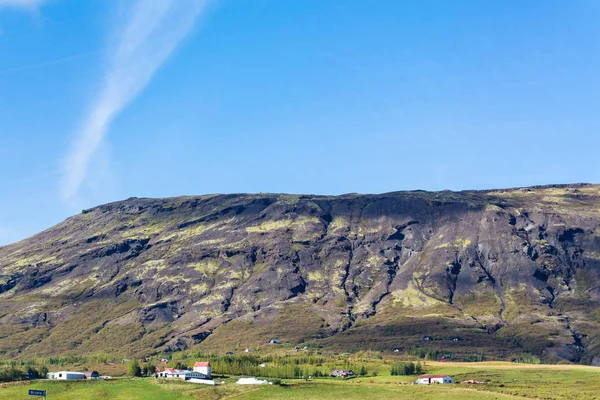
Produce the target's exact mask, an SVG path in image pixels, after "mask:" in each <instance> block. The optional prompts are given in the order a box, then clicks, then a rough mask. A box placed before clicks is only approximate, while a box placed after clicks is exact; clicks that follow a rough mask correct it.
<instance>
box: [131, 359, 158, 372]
mask: <svg viewBox="0 0 600 400" xmlns="http://www.w3.org/2000/svg"><path fill="white" fill-rule="evenodd" d="M156 371H157V368H156V366H155V365H154V364H152V363H150V362H149V363H146V364H144V365H142V366H140V364H139V363H138V362H137V360H132V361H130V362H129V365H127V375H129V376H152V375H154V374H155V373H156Z"/></svg>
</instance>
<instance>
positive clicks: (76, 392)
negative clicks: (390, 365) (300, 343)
mask: <svg viewBox="0 0 600 400" xmlns="http://www.w3.org/2000/svg"><path fill="white" fill-rule="evenodd" d="M427 371H428V372H429V373H436V374H437V373H439V374H449V375H451V376H453V377H454V378H455V380H456V381H457V382H460V381H463V380H469V379H473V380H477V381H483V382H485V383H484V384H477V385H466V384H454V385H432V386H419V385H410V384H407V383H408V382H410V381H414V380H415V378H416V377H415V376H391V375H390V374H389V373H386V372H385V371H383V370H382V371H380V373H379V374H378V375H377V376H376V377H363V378H354V379H347V380H343V379H332V378H320V379H312V380H310V381H305V380H284V381H283V382H282V385H269V386H240V385H236V384H235V381H236V379H237V378H236V377H233V376H231V377H225V378H223V379H219V381H221V380H224V381H225V382H226V383H225V384H224V385H219V386H216V387H209V386H204V385H196V384H191V383H185V382H182V381H166V380H159V379H154V378H118V379H114V380H110V381H82V382H57V381H53V382H48V381H35V382H19V383H14V384H4V385H2V386H0V399H7V400H8V399H10V400H13V399H27V398H29V399H31V397H28V396H27V390H28V389H46V390H47V393H48V400H87V399H90V400H92V399H98V398H102V399H115V400H125V399H140V400H155V399H156V400H158V399H161V400H171V399H173V400H174V399H197V400H216V399H227V398H235V399H240V400H244V399H245V400H254V399H265V398H268V399H282V400H284V399H285V400H295V399H303V400H306V399H340V398H343V399H347V400H353V399H364V398H369V399H370V400H378V399H389V398H402V399H408V400H411V399H415V400H417V399H418V400H430V399H431V400H449V399H466V400H469V399H498V400H501V399H553V400H567V399H569V400H570V399H591V400H593V399H597V400H600V368H595V367H585V366H576V365H527V364H512V363H506V362H480V363H438V362H429V363H427Z"/></svg>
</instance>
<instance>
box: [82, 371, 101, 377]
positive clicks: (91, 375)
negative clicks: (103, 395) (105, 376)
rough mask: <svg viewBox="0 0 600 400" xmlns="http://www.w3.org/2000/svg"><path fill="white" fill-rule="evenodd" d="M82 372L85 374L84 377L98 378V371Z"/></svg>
mask: <svg viewBox="0 0 600 400" xmlns="http://www.w3.org/2000/svg"><path fill="white" fill-rule="evenodd" d="M82 374H84V375H85V379H100V374H99V373H98V371H83V372H82Z"/></svg>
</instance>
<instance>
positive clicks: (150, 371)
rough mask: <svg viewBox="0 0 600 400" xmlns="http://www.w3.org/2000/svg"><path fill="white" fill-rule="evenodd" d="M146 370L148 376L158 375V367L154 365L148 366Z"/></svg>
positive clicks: (149, 364)
mask: <svg viewBox="0 0 600 400" xmlns="http://www.w3.org/2000/svg"><path fill="white" fill-rule="evenodd" d="M144 368H146V374H147V375H148V376H151V375H154V374H155V373H156V366H155V365H154V364H152V363H148V364H146V366H145V367H144Z"/></svg>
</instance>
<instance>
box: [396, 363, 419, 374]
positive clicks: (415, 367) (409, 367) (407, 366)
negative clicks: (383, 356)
mask: <svg viewBox="0 0 600 400" xmlns="http://www.w3.org/2000/svg"><path fill="white" fill-rule="evenodd" d="M422 372H423V367H422V366H421V363H420V362H418V363H417V364H415V363H413V362H412V361H409V362H400V363H396V364H394V365H392V369H391V374H392V375H418V374H420V373H422Z"/></svg>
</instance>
